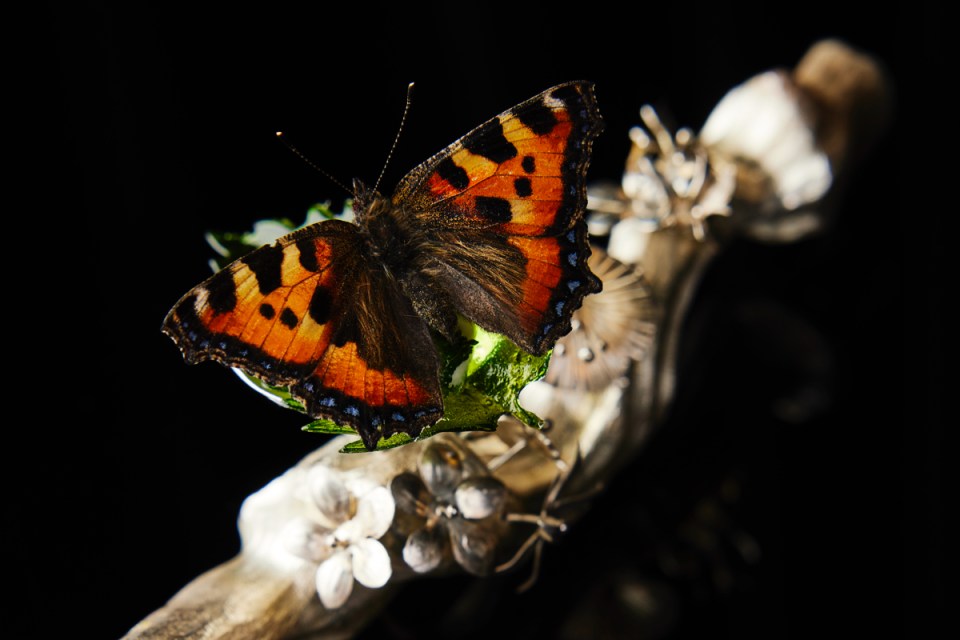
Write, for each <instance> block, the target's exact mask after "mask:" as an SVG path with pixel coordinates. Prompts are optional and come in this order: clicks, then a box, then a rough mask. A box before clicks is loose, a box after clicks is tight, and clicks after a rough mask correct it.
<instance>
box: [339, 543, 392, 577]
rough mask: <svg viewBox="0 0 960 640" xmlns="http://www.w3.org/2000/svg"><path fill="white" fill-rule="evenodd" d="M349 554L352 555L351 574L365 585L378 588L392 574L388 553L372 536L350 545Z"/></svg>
mask: <svg viewBox="0 0 960 640" xmlns="http://www.w3.org/2000/svg"><path fill="white" fill-rule="evenodd" d="M350 555H352V556H353V575H354V577H355V578H356V579H357V582H359V583H360V584H362V585H363V586H365V587H370V588H371V589H378V588H380V587H382V586H383V585H385V584H387V581H388V580H389V579H390V576H391V575H393V568H392V567H391V566H390V554H389V553H387V550H386V549H385V548H384V546H383V545H382V544H380V543H379V542H377V541H376V540H374V539H373V538H367V539H366V540H360V541H359V542H356V543H354V544H352V545H350Z"/></svg>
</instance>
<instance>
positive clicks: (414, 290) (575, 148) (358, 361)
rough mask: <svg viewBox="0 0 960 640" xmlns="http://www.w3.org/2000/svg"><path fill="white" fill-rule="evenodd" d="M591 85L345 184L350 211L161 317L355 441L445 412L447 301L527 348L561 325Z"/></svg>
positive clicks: (183, 337)
mask: <svg viewBox="0 0 960 640" xmlns="http://www.w3.org/2000/svg"><path fill="white" fill-rule="evenodd" d="M602 126H603V125H602V119H601V117H600V113H599V110H598V108H597V103H596V98H595V97H594V92H593V86H592V85H591V84H589V83H586V82H569V83H565V84H560V85H557V86H555V87H553V88H551V89H548V90H546V91H544V92H543V93H540V94H539V95H536V96H534V97H532V98H530V99H529V100H526V101H524V102H522V103H520V104H518V105H517V106H515V107H513V108H512V109H509V110H507V111H505V112H503V113H502V114H500V115H499V116H497V117H495V118H493V119H491V120H489V121H487V122H485V123H484V124H482V125H480V126H479V127H477V128H476V129H474V130H472V131H470V132H469V133H468V134H466V135H465V136H463V137H462V138H460V139H459V140H457V141H456V142H454V143H453V144H451V145H450V146H448V147H446V148H445V149H443V150H442V151H440V152H439V153H437V154H435V155H434V156H432V157H431V158H429V159H428V160H427V161H426V162H424V163H422V164H420V165H419V166H418V167H416V168H414V169H413V170H412V171H410V172H409V173H408V174H407V175H406V176H405V177H404V178H403V179H402V180H401V181H400V183H399V185H398V186H397V188H396V190H395V192H394V194H393V196H392V197H390V198H387V197H384V196H382V195H381V194H380V193H378V192H377V191H375V190H373V189H369V188H368V187H366V186H365V185H363V184H362V183H361V182H360V181H359V180H355V181H354V184H353V189H354V194H353V195H354V201H353V208H354V212H355V217H356V219H355V223H350V222H346V221H343V220H326V221H322V222H318V223H315V224H312V225H310V226H307V227H304V228H303V229H300V230H297V231H294V232H292V233H290V234H289V235H286V236H284V237H282V238H280V239H279V240H277V241H276V242H275V243H274V244H271V245H266V246H263V247H261V248H259V249H256V250H254V251H252V252H251V253H249V254H247V255H245V256H243V257H241V258H240V259H238V260H237V261H235V262H233V263H231V264H230V265H228V266H227V267H225V268H223V269H222V270H220V271H219V272H217V273H216V274H214V275H213V276H212V277H210V278H209V279H207V280H206V281H204V282H202V283H201V284H199V285H197V286H196V287H194V288H193V289H191V290H190V291H189V292H187V294H186V295H184V296H183V297H182V298H181V299H180V301H179V302H177V303H176V305H174V307H173V309H171V311H170V312H169V313H168V314H167V316H166V319H165V320H164V323H163V327H162V330H163V332H164V333H166V334H167V335H168V336H170V337H171V338H172V339H173V341H174V342H175V343H176V344H177V345H178V346H179V348H180V350H181V351H182V353H183V356H184V359H185V360H186V361H187V362H188V363H191V364H193V363H196V362H200V361H203V360H215V361H218V362H220V363H222V364H224V365H227V366H230V367H237V368H240V369H242V370H244V371H246V372H248V373H250V374H251V375H253V376H255V377H257V378H260V379H261V380H263V381H265V382H267V383H269V384H272V385H276V386H286V387H289V390H290V393H291V394H292V395H293V396H294V397H295V398H297V399H298V400H300V401H301V402H302V403H303V405H304V407H305V408H306V411H307V413H308V414H310V415H311V416H313V417H315V418H326V419H329V420H332V421H333V422H336V423H338V424H341V425H344V424H345V425H350V426H351V427H353V428H355V429H356V430H357V431H358V432H359V434H360V436H361V439H362V440H363V442H364V445H365V446H366V447H367V449H371V450H372V449H374V448H375V447H376V445H377V442H378V441H379V439H380V438H381V437H388V436H390V435H392V434H394V433H398V432H403V433H407V434H409V435H411V436H412V437H416V436H417V435H419V433H420V431H421V430H422V429H423V427H425V426H428V425H432V424H433V423H435V422H436V421H437V420H439V419H440V418H441V417H442V416H443V399H442V397H441V387H440V374H439V368H440V360H439V356H438V354H437V350H436V346H435V344H434V334H435V333H436V334H439V335H440V336H443V337H444V338H446V339H448V340H455V339H456V338H457V336H459V335H460V334H459V330H458V328H457V318H458V314H459V315H462V316H463V317H465V318H466V319H468V320H470V321H471V322H474V323H475V324H477V325H479V326H480V327H483V328H484V329H486V330H488V331H492V332H495V333H500V334H503V335H505V336H507V337H508V338H509V339H510V340H512V341H513V342H515V343H516V344H517V345H518V346H519V347H521V348H522V349H524V350H525V351H528V352H530V353H532V354H535V355H543V354H545V353H546V352H547V351H549V350H550V349H551V348H552V347H553V345H554V343H555V342H556V341H557V340H558V339H559V338H560V337H561V336H563V335H564V334H566V333H567V332H568V331H569V330H570V318H571V315H572V314H573V312H574V310H576V309H577V308H578V307H579V306H580V305H581V303H582V301H583V298H584V296H586V295H588V294H590V293H594V292H597V291H599V290H600V289H601V283H600V280H599V279H597V278H596V277H595V276H594V275H593V274H592V273H591V271H590V268H589V266H588V258H589V256H590V245H589V242H588V238H587V228H586V222H585V221H584V209H585V207H586V188H585V180H586V172H587V166H588V164H589V161H590V152H591V148H592V145H593V141H594V139H595V138H596V136H597V135H598V134H599V133H600V131H601V130H602Z"/></svg>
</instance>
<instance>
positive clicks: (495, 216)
mask: <svg viewBox="0 0 960 640" xmlns="http://www.w3.org/2000/svg"><path fill="white" fill-rule="evenodd" d="M476 205H477V211H478V212H479V213H480V215H482V216H483V217H484V218H486V219H488V220H491V221H492V222H510V220H512V219H513V211H512V210H511V209H510V203H509V202H508V201H506V200H504V199H503V198H495V197H491V196H477V198H476Z"/></svg>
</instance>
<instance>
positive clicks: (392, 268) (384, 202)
mask: <svg viewBox="0 0 960 640" xmlns="http://www.w3.org/2000/svg"><path fill="white" fill-rule="evenodd" d="M358 186H359V187H360V189H363V190H360V189H357V195H356V200H355V202H354V207H355V211H356V217H357V224H358V225H359V227H360V236H361V238H362V239H363V246H364V250H365V253H366V255H367V257H368V258H370V259H372V260H376V261H377V262H379V263H381V264H383V266H384V267H385V268H386V269H387V271H388V272H390V273H391V275H393V276H394V277H396V276H399V273H397V271H398V270H402V269H403V267H404V266H406V265H408V264H409V263H410V258H411V256H410V252H411V246H410V241H411V239H412V238H411V234H412V231H411V229H410V228H409V225H408V224H404V221H405V218H406V216H404V215H403V212H402V210H400V209H398V208H397V207H395V206H394V204H393V203H392V202H391V201H390V200H388V199H387V198H384V197H383V196H382V195H380V194H379V193H378V192H376V191H372V190H366V189H365V188H364V187H363V186H362V185H360V183H359V182H355V183H354V187H355V188H357V187H358Z"/></svg>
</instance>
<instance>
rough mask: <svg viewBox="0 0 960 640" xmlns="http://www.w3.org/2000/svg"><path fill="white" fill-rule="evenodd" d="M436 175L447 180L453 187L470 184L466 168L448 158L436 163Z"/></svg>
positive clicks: (463, 186)
mask: <svg viewBox="0 0 960 640" xmlns="http://www.w3.org/2000/svg"><path fill="white" fill-rule="evenodd" d="M437 175H438V176H440V177H441V178H443V179H444V180H446V181H447V182H449V183H450V185H451V186H453V188H454V189H466V188H467V187H468V186H469V185H470V176H468V175H467V172H466V170H465V169H464V168H463V167H460V166H457V163H455V162H454V161H453V160H451V159H450V158H444V159H443V160H441V161H440V163H439V164H437Z"/></svg>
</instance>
